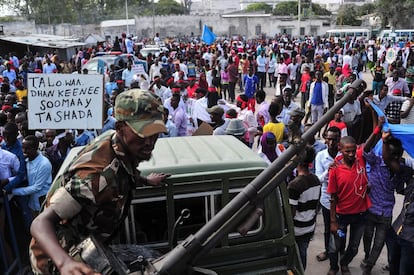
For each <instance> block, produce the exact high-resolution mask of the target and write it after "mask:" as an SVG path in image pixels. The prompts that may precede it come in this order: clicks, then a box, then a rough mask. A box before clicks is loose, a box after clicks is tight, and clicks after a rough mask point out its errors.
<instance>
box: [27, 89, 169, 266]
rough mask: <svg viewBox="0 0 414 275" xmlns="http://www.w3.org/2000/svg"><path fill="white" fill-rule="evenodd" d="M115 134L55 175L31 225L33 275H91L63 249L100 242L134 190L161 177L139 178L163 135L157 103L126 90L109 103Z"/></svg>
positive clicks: (112, 230) (155, 183) (120, 218)
mask: <svg viewBox="0 0 414 275" xmlns="http://www.w3.org/2000/svg"><path fill="white" fill-rule="evenodd" d="M114 112H115V118H116V119H117V122H116V128H115V130H111V131H108V132H106V133H104V134H103V135H101V136H99V137H98V138H97V139H96V140H95V141H94V142H92V143H91V144H90V145H88V146H87V147H85V148H84V149H83V150H82V151H81V152H80V153H79V154H78V155H77V156H76V157H75V158H74V159H73V160H72V162H71V163H70V164H69V165H68V166H67V167H66V168H65V170H64V172H63V173H62V174H58V175H57V177H56V179H55V180H54V182H53V185H52V187H51V189H50V190H49V193H48V196H47V203H46V207H45V209H44V210H43V211H42V212H41V213H40V215H39V216H38V217H37V218H36V219H35V220H34V221H33V224H32V227H31V233H32V236H33V239H32V242H31V244H30V259H31V264H32V269H33V271H34V273H35V274H59V273H60V274H94V271H93V270H92V269H91V268H89V267H88V266H87V265H85V264H83V263H79V262H76V261H74V260H73V259H72V258H71V257H70V256H69V255H68V253H67V252H68V251H69V249H70V248H71V247H72V246H73V245H76V244H78V243H79V242H80V241H81V240H82V239H84V238H86V237H87V236H91V235H93V236H94V237H95V238H97V239H98V240H100V241H102V242H105V241H108V240H110V239H111V237H112V235H113V234H115V233H116V231H117V228H118V227H119V226H120V225H121V224H122V222H123V220H124V218H125V217H126V215H127V212H128V209H129V202H130V200H131V191H132V190H133V189H135V187H136V186H142V185H151V186H158V185H160V184H161V182H162V181H163V180H164V179H165V178H166V177H168V175H167V174H162V173H161V174H156V173H152V174H150V175H149V176H147V177H146V178H144V177H142V176H140V172H139V171H138V170H137V166H138V164H139V163H140V162H141V161H145V160H149V159H150V157H151V152H152V150H153V149H154V145H155V142H156V141H157V138H158V134H159V133H162V132H167V129H166V128H165V125H164V122H163V107H162V104H161V101H160V100H159V99H158V98H156V97H155V96H154V95H152V94H151V93H150V92H147V91H142V90H137V89H134V90H129V91H127V92H123V93H121V94H120V95H119V96H118V97H117V99H116V103H115V111H114Z"/></svg>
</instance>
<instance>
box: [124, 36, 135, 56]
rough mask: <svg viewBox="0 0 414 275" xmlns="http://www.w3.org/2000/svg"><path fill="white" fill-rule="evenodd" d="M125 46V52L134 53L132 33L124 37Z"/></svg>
mask: <svg viewBox="0 0 414 275" xmlns="http://www.w3.org/2000/svg"><path fill="white" fill-rule="evenodd" d="M125 48H126V52H127V53H134V41H132V35H131V34H128V37H127V38H126V39H125Z"/></svg>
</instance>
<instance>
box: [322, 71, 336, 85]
mask: <svg viewBox="0 0 414 275" xmlns="http://www.w3.org/2000/svg"><path fill="white" fill-rule="evenodd" d="M323 77H327V78H328V84H331V85H333V86H334V87H335V84H336V76H335V74H331V72H326V73H325V74H324V75H323Z"/></svg>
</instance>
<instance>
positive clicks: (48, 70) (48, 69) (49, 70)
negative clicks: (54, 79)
mask: <svg viewBox="0 0 414 275" xmlns="http://www.w3.org/2000/svg"><path fill="white" fill-rule="evenodd" d="M55 70H57V68H56V65H55V64H53V63H50V64H47V63H46V64H45V65H43V73H44V74H53V73H54V72H55Z"/></svg>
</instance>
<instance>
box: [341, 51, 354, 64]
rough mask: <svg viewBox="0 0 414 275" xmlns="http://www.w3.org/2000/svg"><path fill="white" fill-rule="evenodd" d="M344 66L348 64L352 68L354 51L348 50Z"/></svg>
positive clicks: (344, 58) (343, 60)
mask: <svg viewBox="0 0 414 275" xmlns="http://www.w3.org/2000/svg"><path fill="white" fill-rule="evenodd" d="M342 62H343V63H342V68H344V67H345V64H348V65H349V67H351V68H352V51H351V50H348V51H347V52H346V54H345V55H344V57H343V59H342Z"/></svg>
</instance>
